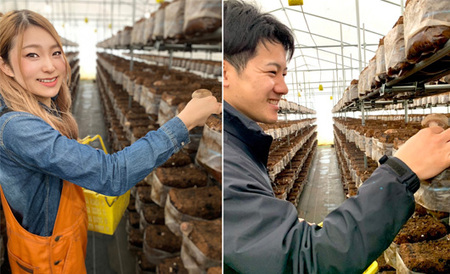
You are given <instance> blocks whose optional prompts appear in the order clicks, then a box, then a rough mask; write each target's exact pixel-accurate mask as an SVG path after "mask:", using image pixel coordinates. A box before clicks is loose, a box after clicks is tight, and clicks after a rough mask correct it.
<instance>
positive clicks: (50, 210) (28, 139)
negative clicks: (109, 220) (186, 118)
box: [0, 96, 190, 236]
mask: <svg viewBox="0 0 450 274" xmlns="http://www.w3.org/2000/svg"><path fill="white" fill-rule="evenodd" d="M4 108H5V104H4V102H3V101H2V98H1V96H0V112H1V111H2V110H3V109H4ZM189 141H190V140H189V133H188V130H187V128H186V126H185V125H184V123H183V122H182V121H181V120H180V119H179V118H177V117H175V118H173V119H172V120H170V121H168V122H167V123H165V124H164V125H163V126H161V127H160V128H159V129H158V130H156V131H151V132H149V133H147V135H145V136H144V137H143V138H141V139H139V140H138V141H136V142H135V143H133V144H132V145H131V146H129V147H126V148H125V149H123V150H122V151H119V152H117V153H114V154H108V155H107V154H105V153H104V152H103V151H101V150H97V149H95V148H92V147H91V146H89V145H82V144H79V143H78V142H77V141H76V140H72V139H69V138H66V137H65V136H62V135H61V134H60V133H59V132H58V131H57V130H55V129H53V128H52V127H51V126H50V125H49V124H48V123H46V122H45V121H44V120H42V119H41V118H39V117H37V116H34V115H32V114H29V113H25V112H16V111H12V112H7V113H5V114H3V115H2V116H0V185H1V187H2V188H3V191H4V194H5V197H6V199H7V201H8V203H9V205H10V207H11V209H12V210H13V213H14V215H15V216H16V219H17V220H18V222H19V223H20V224H21V225H22V226H23V227H24V228H25V229H26V230H28V231H29V232H31V233H33V234H37V235H40V236H49V235H51V234H52V231H53V226H54V222H55V220H56V214H57V212H58V207H59V200H60V196H61V190H62V180H67V181H69V182H72V183H74V184H76V185H79V186H81V187H84V188H86V189H90V190H93V191H96V192H98V193H101V194H104V195H109V196H118V195H121V194H123V193H125V192H127V191H128V190H129V189H130V188H131V187H133V186H134V185H135V184H136V183H138V182H139V181H141V180H142V179H144V178H145V177H146V176H147V175H148V174H149V173H150V172H151V171H152V170H153V169H154V168H155V167H157V166H159V165H161V164H163V163H164V162H165V161H166V160H167V159H168V158H169V157H170V156H171V155H172V154H173V153H175V152H177V151H178V150H180V149H181V148H182V146H184V145H185V144H187V143H188V142H189Z"/></svg>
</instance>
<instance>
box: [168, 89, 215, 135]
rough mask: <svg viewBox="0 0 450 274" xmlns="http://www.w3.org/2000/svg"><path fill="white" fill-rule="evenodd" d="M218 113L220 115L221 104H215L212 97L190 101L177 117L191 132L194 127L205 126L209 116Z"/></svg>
mask: <svg viewBox="0 0 450 274" xmlns="http://www.w3.org/2000/svg"><path fill="white" fill-rule="evenodd" d="M220 113H222V103H219V102H217V99H216V97H214V96H207V97H203V98H193V99H191V101H189V102H188V103H187V105H186V107H185V108H184V109H183V110H182V111H181V112H180V113H179V114H178V115H177V117H178V118H180V119H181V121H183V123H184V124H185V125H186V127H187V129H188V130H191V129H193V128H194V127H196V126H203V125H205V123H206V120H207V119H208V117H209V116H210V115H211V114H220Z"/></svg>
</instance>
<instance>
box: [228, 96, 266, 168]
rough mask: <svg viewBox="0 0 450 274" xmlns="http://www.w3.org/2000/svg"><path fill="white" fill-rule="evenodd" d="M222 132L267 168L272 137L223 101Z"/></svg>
mask: <svg viewBox="0 0 450 274" xmlns="http://www.w3.org/2000/svg"><path fill="white" fill-rule="evenodd" d="M224 131H226V132H227V133H229V134H231V135H233V136H235V137H236V138H238V139H239V140H240V141H242V142H243V143H244V144H245V145H246V146H247V147H248V148H250V151H251V152H252V154H253V155H254V156H255V157H256V158H257V160H259V161H261V162H262V163H263V164H264V165H265V166H267V159H268V157H269V149H270V145H271V144H272V140H273V138H272V136H270V135H268V134H266V133H264V131H263V130H262V129H261V127H260V126H259V125H258V124H257V123H256V122H255V121H253V120H252V119H250V118H248V117H247V116H245V115H244V114H242V113H240V112H239V111H238V110H236V109H235V108H234V107H232V106H231V105H230V104H228V103H227V102H226V101H224Z"/></svg>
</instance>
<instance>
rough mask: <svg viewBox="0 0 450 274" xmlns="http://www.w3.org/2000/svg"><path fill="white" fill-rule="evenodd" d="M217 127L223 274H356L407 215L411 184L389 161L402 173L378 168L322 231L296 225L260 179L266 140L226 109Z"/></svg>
mask: <svg viewBox="0 0 450 274" xmlns="http://www.w3.org/2000/svg"><path fill="white" fill-rule="evenodd" d="M223 128H224V136H223V140H224V141H223V142H224V146H223V151H224V167H223V170H224V176H223V178H224V186H223V187H224V191H223V195H224V204H223V209H224V214H223V216H224V220H223V223H224V240H223V242H224V264H225V265H224V270H225V273H233V272H239V273H267V274H270V273H274V274H279V273H359V274H361V273H363V271H364V270H365V269H366V268H367V267H368V266H369V265H370V264H371V263H372V262H373V261H374V260H376V259H377V258H378V256H379V255H380V254H381V253H382V252H383V251H384V250H385V249H386V248H387V247H388V246H389V244H390V243H391V242H392V240H393V239H394V237H395V235H396V234H397V233H398V231H399V230H400V229H401V227H402V226H403V224H404V223H405V222H406V221H407V220H408V219H409V217H410V216H411V215H412V214H413V212H414V196H413V193H412V191H410V190H409V185H410V184H414V185H416V186H417V185H418V183H419V179H418V178H417V176H416V175H415V174H414V173H413V172H412V171H411V170H410V169H409V168H408V167H407V166H406V165H405V164H404V163H403V162H401V161H400V160H398V159H396V158H392V159H393V160H394V161H396V163H397V164H398V165H399V167H400V169H402V170H403V171H405V173H404V174H402V175H401V176H400V175H399V174H397V172H396V171H394V169H392V168H391V167H390V166H388V165H385V164H384V165H381V166H380V167H379V168H378V169H377V170H375V172H374V173H373V175H372V176H371V177H370V178H369V179H368V180H367V181H366V182H365V183H364V184H363V185H362V186H361V187H360V188H359V193H358V195H357V196H354V197H352V198H350V199H348V200H346V201H345V202H344V203H343V204H342V205H341V206H339V207H338V208H337V209H336V210H334V211H332V212H331V213H330V214H329V215H328V216H327V217H326V218H325V219H324V221H323V228H320V227H319V226H317V225H310V224H308V223H307V222H304V221H299V219H298V213H297V210H296V208H295V206H294V205H293V204H292V203H290V202H287V201H283V200H280V199H277V198H275V196H274V193H273V190H272V187H271V183H270V179H269V177H268V175H267V170H266V164H267V157H268V152H269V147H270V144H271V142H272V137H270V136H269V135H266V134H265V133H264V132H263V131H262V130H261V128H260V127H259V126H258V125H257V124H256V123H255V122H254V121H252V120H250V119H249V118H247V117H246V116H244V115H242V114H241V113H239V112H238V111H237V110H236V109H234V108H233V107H232V106H231V105H229V104H228V103H226V102H224V125H223Z"/></svg>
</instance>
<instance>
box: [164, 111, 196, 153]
mask: <svg viewBox="0 0 450 274" xmlns="http://www.w3.org/2000/svg"><path fill="white" fill-rule="evenodd" d="M160 129H161V130H163V131H164V132H165V133H166V134H167V135H168V136H169V137H170V140H171V141H172V144H173V145H174V148H175V151H174V153H175V152H178V151H179V150H180V149H181V148H183V146H185V145H187V144H189V142H190V138H189V131H188V129H187V127H186V125H185V124H184V123H183V121H181V119H180V118H178V117H174V118H172V119H170V120H169V121H168V122H166V123H165V124H164V125H162V126H161V128H160Z"/></svg>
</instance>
